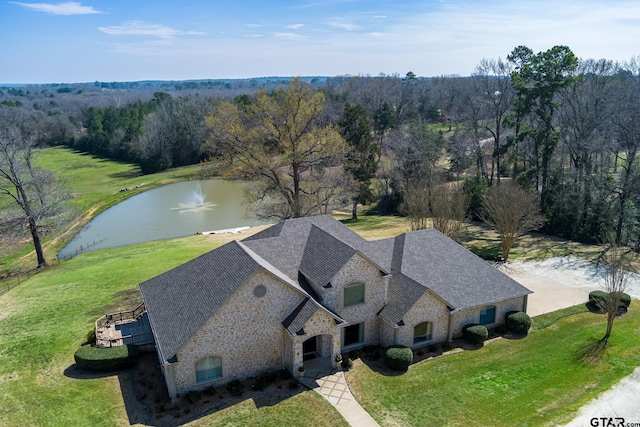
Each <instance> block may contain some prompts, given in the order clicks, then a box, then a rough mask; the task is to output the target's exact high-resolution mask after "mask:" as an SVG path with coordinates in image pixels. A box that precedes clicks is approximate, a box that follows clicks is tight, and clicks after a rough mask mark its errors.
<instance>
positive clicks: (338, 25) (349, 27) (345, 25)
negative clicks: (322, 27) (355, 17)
mask: <svg viewBox="0 0 640 427" xmlns="http://www.w3.org/2000/svg"><path fill="white" fill-rule="evenodd" d="M329 25H331V26H332V27H335V28H340V29H343V30H347V31H353V30H359V29H360V27H359V26H357V25H355V24H350V23H348V22H340V21H332V22H329Z"/></svg>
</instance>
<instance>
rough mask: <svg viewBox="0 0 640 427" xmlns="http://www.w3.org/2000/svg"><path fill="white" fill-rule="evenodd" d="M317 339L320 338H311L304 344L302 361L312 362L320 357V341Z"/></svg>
mask: <svg viewBox="0 0 640 427" xmlns="http://www.w3.org/2000/svg"><path fill="white" fill-rule="evenodd" d="M316 338H318V337H317V336H316V337H312V338H309V339H308V340H306V341H305V342H303V343H302V360H311V359H315V358H316V357H318V352H317V347H318V341H317V339H316Z"/></svg>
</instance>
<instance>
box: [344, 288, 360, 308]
mask: <svg viewBox="0 0 640 427" xmlns="http://www.w3.org/2000/svg"><path fill="white" fill-rule="evenodd" d="M361 302H364V283H352V284H350V285H347V286H345V287H344V306H345V307H347V306H349V305H354V304H359V303H361Z"/></svg>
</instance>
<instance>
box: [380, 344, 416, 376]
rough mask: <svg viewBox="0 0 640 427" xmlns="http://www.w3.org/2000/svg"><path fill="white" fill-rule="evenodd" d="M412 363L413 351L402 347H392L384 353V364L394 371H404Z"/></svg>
mask: <svg viewBox="0 0 640 427" xmlns="http://www.w3.org/2000/svg"><path fill="white" fill-rule="evenodd" d="M411 361H413V351H411V349H410V348H409V347H405V346H403V345H394V346H391V347H389V348H388V349H387V351H385V352H384V363H385V364H386V365H387V366H388V367H389V369H393V370H394V371H406V370H407V369H408V368H409V365H410V364H411Z"/></svg>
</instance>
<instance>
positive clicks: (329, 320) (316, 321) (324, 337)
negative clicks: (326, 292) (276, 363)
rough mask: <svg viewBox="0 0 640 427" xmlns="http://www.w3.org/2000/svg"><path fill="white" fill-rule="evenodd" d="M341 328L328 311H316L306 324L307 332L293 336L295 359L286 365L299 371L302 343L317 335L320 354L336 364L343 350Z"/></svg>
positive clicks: (301, 361)
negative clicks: (337, 357)
mask: <svg viewBox="0 0 640 427" xmlns="http://www.w3.org/2000/svg"><path fill="white" fill-rule="evenodd" d="M341 330H342V328H339V327H337V326H336V322H335V320H334V318H333V317H331V316H330V315H329V314H328V313H327V312H325V311H323V310H318V311H316V312H315V313H314V314H313V316H311V317H310V318H309V320H307V323H305V325H304V331H305V334H304V335H295V336H293V337H291V340H290V342H291V343H292V347H291V348H292V350H293V359H292V360H291V361H290V364H287V366H286V367H287V368H288V369H289V370H290V371H291V372H294V373H295V372H297V370H298V368H299V367H300V366H302V365H303V360H302V357H303V354H302V344H303V343H304V342H305V341H306V340H308V339H311V338H314V337H317V340H318V342H317V350H318V353H319V356H320V357H330V360H331V362H332V364H334V366H335V365H336V362H335V360H336V356H338V355H339V354H340V352H341V339H340V332H341ZM287 335H288V334H287Z"/></svg>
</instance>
